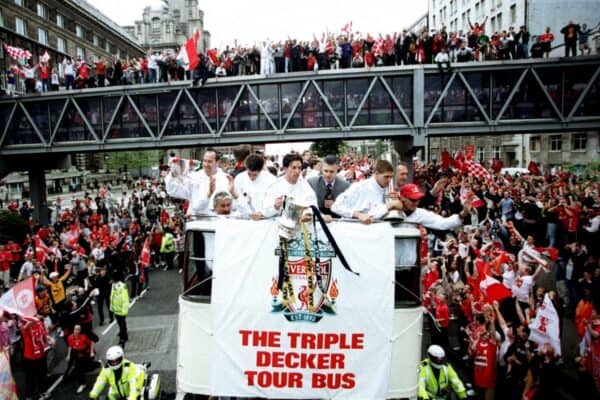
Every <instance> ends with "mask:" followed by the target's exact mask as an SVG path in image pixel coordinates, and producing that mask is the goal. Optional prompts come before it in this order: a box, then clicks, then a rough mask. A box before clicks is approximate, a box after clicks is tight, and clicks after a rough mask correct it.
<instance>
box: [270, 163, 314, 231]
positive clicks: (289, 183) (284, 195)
mask: <svg viewBox="0 0 600 400" xmlns="http://www.w3.org/2000/svg"><path fill="white" fill-rule="evenodd" d="M283 170H284V175H283V176H280V177H279V178H277V180H276V181H275V182H274V183H273V184H272V185H271V186H269V188H268V189H267V192H266V194H265V199H264V201H263V205H262V213H263V216H265V217H266V218H269V217H273V216H275V215H278V214H280V213H281V210H282V207H283V205H284V202H285V200H286V199H289V198H293V199H294V203H296V204H299V205H302V206H310V205H312V206H315V207H316V206H317V196H315V192H314V191H313V189H312V188H311V187H310V185H309V184H308V182H307V181H306V180H304V179H303V178H302V177H301V175H302V157H301V156H300V155H299V154H293V153H290V154H286V155H285V156H284V157H283ZM311 218H312V210H311V209H310V208H306V209H305V210H304V211H303V215H302V220H303V221H309V220H310V219H311Z"/></svg>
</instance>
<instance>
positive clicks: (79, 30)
mask: <svg viewBox="0 0 600 400" xmlns="http://www.w3.org/2000/svg"><path fill="white" fill-rule="evenodd" d="M75 35H77V37H79V38H82V37H83V28H82V27H81V26H79V25H75Z"/></svg>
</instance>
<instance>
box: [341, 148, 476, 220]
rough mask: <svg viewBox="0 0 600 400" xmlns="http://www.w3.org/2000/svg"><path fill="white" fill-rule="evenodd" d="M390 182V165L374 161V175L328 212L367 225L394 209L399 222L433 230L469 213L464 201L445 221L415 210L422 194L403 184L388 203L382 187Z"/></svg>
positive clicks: (342, 198)
mask: <svg viewBox="0 0 600 400" xmlns="http://www.w3.org/2000/svg"><path fill="white" fill-rule="evenodd" d="M391 179H392V164H390V163H389V161H386V160H379V161H377V163H376V164H375V174H374V176H373V177H371V178H369V179H367V180H365V181H362V182H359V183H358V184H354V185H352V186H351V187H350V188H349V189H348V190H347V191H345V192H344V193H343V194H342V195H341V196H340V197H338V199H337V200H336V201H335V202H334V203H333V206H332V207H331V209H332V211H333V212H335V213H337V214H339V215H341V216H343V217H346V218H358V219H359V220H360V221H361V222H362V223H365V224H370V223H371V222H373V220H374V219H379V218H382V217H383V216H384V215H385V214H386V213H387V212H388V211H389V210H398V211H399V212H400V215H401V217H403V222H406V223H411V224H421V225H423V226H425V227H426V228H430V229H437V230H452V229H455V228H458V227H459V226H460V225H462V223H463V220H464V219H465V218H466V217H467V216H468V215H469V214H470V212H471V202H470V201H469V200H467V201H465V204H464V206H463V210H462V211H461V212H460V214H458V215H456V214H455V215H452V216H450V217H446V218H445V217H442V216H440V215H438V214H436V213H433V212H431V211H428V210H425V209H423V208H419V207H418V206H419V200H421V198H423V196H424V194H423V193H422V192H421V190H420V189H419V187H418V186H417V185H415V184H413V183H407V184H405V185H403V186H402V188H401V189H400V192H399V193H398V194H397V195H393V196H390V198H389V200H388V199H386V191H385V188H387V187H388V185H389V183H390V180H391ZM386 200H387V201H386Z"/></svg>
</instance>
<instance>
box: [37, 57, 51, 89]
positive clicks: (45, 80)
mask: <svg viewBox="0 0 600 400" xmlns="http://www.w3.org/2000/svg"><path fill="white" fill-rule="evenodd" d="M38 71H39V74H40V81H42V92H47V91H49V90H50V72H51V71H52V69H51V68H50V66H49V65H48V63H46V62H41V63H40V66H39V68H38Z"/></svg>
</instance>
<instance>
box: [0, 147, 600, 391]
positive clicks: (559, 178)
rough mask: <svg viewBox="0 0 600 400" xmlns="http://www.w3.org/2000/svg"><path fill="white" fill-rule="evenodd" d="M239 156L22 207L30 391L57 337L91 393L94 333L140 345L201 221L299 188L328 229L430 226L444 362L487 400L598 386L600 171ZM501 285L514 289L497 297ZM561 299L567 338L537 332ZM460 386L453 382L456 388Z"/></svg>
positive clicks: (15, 339) (430, 290)
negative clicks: (126, 186) (194, 222)
mask: <svg viewBox="0 0 600 400" xmlns="http://www.w3.org/2000/svg"><path fill="white" fill-rule="evenodd" d="M233 155H234V158H233V159H229V158H225V157H223V158H221V157H220V156H219V155H218V153H217V152H216V151H214V150H210V149H209V150H206V151H205V153H204V156H203V158H202V162H201V163H200V162H190V161H189V160H183V159H180V158H177V157H171V158H170V160H169V163H168V168H167V166H164V167H163V168H162V174H161V177H160V178H158V179H154V180H141V181H140V182H138V184H137V185H136V186H135V188H134V189H133V191H132V192H131V193H123V196H122V197H121V199H120V200H117V199H116V197H115V196H114V195H113V193H112V191H111V190H110V188H108V187H106V186H102V187H101V188H100V189H99V190H98V191H97V192H96V193H93V194H91V193H86V194H85V196H84V198H81V199H74V200H73V202H72V204H69V205H68V206H67V205H65V204H62V202H61V201H58V202H56V203H55V204H54V205H53V207H52V211H51V215H50V223H49V224H48V225H41V224H39V223H37V222H35V221H33V220H32V217H31V208H30V207H28V206H27V204H26V203H25V204H23V205H22V206H21V207H19V205H18V204H15V203H14V202H13V203H9V204H8V209H9V210H10V211H11V212H14V213H16V214H20V215H21V216H22V217H23V218H24V219H25V220H27V221H28V222H30V227H31V231H30V233H29V234H28V235H27V236H26V238H25V240H24V241H22V242H19V241H16V240H14V241H11V242H8V243H6V244H3V246H0V266H1V269H2V271H3V272H2V275H1V277H2V280H3V284H4V289H5V290H7V289H8V288H10V287H13V285H15V284H17V283H18V282H20V281H21V282H22V281H24V280H27V279H32V278H33V280H34V285H35V291H36V300H35V302H36V307H37V316H36V317H35V318H22V317H20V316H19V315H17V314H14V313H11V312H8V311H4V312H3V314H2V316H1V317H0V340H2V342H0V346H1V347H2V348H3V349H4V350H5V352H6V353H7V354H12V357H14V358H15V359H16V360H19V359H21V358H22V359H23V363H24V366H25V368H26V370H27V374H26V376H27V386H26V388H27V391H28V393H27V394H26V395H27V396H28V397H33V396H37V395H39V394H40V393H42V392H43V390H44V389H45V388H44V387H43V384H42V382H43V381H44V379H43V377H45V375H46V365H47V362H48V358H49V357H52V350H51V348H52V346H53V344H54V343H56V342H57V341H59V340H64V341H65V343H66V345H67V347H68V348H69V351H68V356H67V357H68V359H69V363H70V365H71V367H72V370H73V373H72V376H73V378H74V379H76V380H77V381H78V383H79V386H78V391H80V392H81V391H83V390H84V389H85V384H86V382H85V376H84V374H85V372H87V371H89V370H92V369H94V368H96V367H97V364H96V363H95V362H94V357H95V347H94V343H95V342H96V341H97V340H98V337H97V335H96V334H95V333H94V328H95V327H97V326H101V325H103V324H104V323H106V322H107V320H108V321H112V319H113V318H116V319H117V323H118V325H119V331H120V332H119V339H120V345H121V348H123V347H125V346H126V344H127V340H128V336H127V326H126V316H127V307H128V304H129V301H130V299H132V298H135V297H136V296H138V295H140V293H141V292H142V291H143V290H144V289H145V288H148V285H149V280H150V274H149V269H150V268H151V267H152V266H161V265H164V266H165V268H167V269H168V268H177V267H178V266H179V267H181V264H180V263H181V260H182V258H183V257H182V254H183V240H182V230H183V229H184V224H185V220H186V218H198V217H201V216H213V217H214V216H216V217H219V216H229V217H238V218H249V219H262V218H269V217H273V216H276V215H278V214H279V213H281V210H282V207H283V206H284V201H285V199H286V198H290V197H293V198H294V199H295V201H297V202H299V204H311V205H314V206H316V207H318V209H319V210H320V212H321V213H322V214H323V215H324V217H325V218H324V219H325V221H326V222H330V221H331V220H333V219H335V218H338V217H343V218H354V219H358V220H360V222H362V223H364V224H370V223H372V222H374V221H376V220H378V219H381V218H384V217H385V216H386V215H387V213H388V212H389V211H391V210H396V211H397V212H398V213H399V214H400V216H401V217H402V218H403V219H404V221H411V222H415V223H418V224H420V225H421V226H422V248H421V258H420V259H421V260H422V266H421V267H422V273H421V277H422V293H423V297H422V300H423V304H424V305H425V306H426V308H427V310H428V314H429V315H430V316H431V319H430V323H429V324H427V325H428V330H429V333H430V335H431V341H432V343H433V344H435V345H436V346H439V348H437V347H436V348H434V349H433V350H436V351H433V352H432V354H433V355H436V354H437V356H436V357H438V358H439V355H440V354H441V353H439V349H442V351H443V354H444V357H442V358H445V357H446V356H447V359H446V360H442V361H443V362H442V364H444V363H447V362H448V360H449V361H450V362H451V363H452V364H453V365H454V367H455V368H456V370H457V371H458V374H459V375H460V376H461V378H462V379H463V380H464V381H466V382H471V383H472V385H473V389H474V391H475V393H476V396H478V397H479V398H486V399H493V398H502V399H520V398H523V396H526V398H530V399H534V398H535V399H547V398H557V397H556V396H557V393H560V391H559V389H561V387H562V389H564V388H565V385H566V384H564V382H576V384H574V385H566V386H568V387H569V390H571V391H575V392H576V393H575V392H572V393H571V395H573V396H575V398H586V396H588V395H589V394H590V393H598V390H599V389H600V379H599V376H600V374H599V372H600V316H599V313H598V310H600V287H599V285H600V259H599V256H600V254H599V251H598V248H596V247H595V246H594V243H595V241H596V240H598V238H599V233H598V229H599V225H600V197H599V196H598V193H599V190H600V187H599V186H600V185H599V183H598V177H597V176H595V177H585V178H582V177H578V176H575V175H573V174H570V173H568V172H565V171H563V170H561V169H560V168H555V169H552V170H551V169H547V170H543V171H542V170H541V169H540V168H539V167H537V166H536V165H535V164H533V165H531V166H530V168H529V170H530V173H528V174H521V175H517V176H511V175H509V174H503V173H502V172H501V167H502V165H501V162H500V161H499V160H493V162H490V163H475V162H474V161H473V160H471V159H470V157H465V156H464V155H463V154H461V153H459V154H456V155H454V156H451V155H449V154H448V153H447V152H444V153H443V154H442V155H441V158H440V161H439V162H432V163H427V164H421V163H419V162H414V163H413V164H406V163H402V162H400V163H398V164H396V165H393V164H392V163H390V162H389V161H386V160H381V159H380V160H376V159H375V158H374V157H371V156H366V155H365V156H358V155H357V154H356V153H355V152H351V153H348V154H343V155H337V156H336V155H329V156H326V157H317V156H316V155H313V154H312V153H311V152H310V151H306V152H304V153H303V154H297V153H291V154H288V155H286V156H285V157H283V159H282V160H281V162H279V160H277V159H275V158H274V157H265V156H264V155H263V154H259V153H256V154H253V153H252V152H251V151H250V147H248V146H240V147H238V148H236V149H235V150H234V152H233ZM411 175H412V176H411ZM310 213H311V211H309V210H306V211H305V213H304V215H303V218H304V219H306V220H309V219H310V218H311V216H310ZM490 279H491V280H492V281H490ZM490 282H493V283H496V284H497V286H501V287H502V288H503V289H502V290H497V289H498V288H497V287H496V289H495V290H494V293H496V294H494V296H492V294H491V292H492V291H491V290H489V287H490V285H492V284H493V283H490ZM497 293H504V295H498V294H497ZM92 300H93V302H94V303H95V307H94V306H93V305H92ZM551 308H553V309H554V310H555V311H556V314H557V315H558V316H559V318H560V328H559V331H558V333H557V337H556V339H557V340H558V344H557V343H556V342H553V341H552V340H549V341H546V342H540V341H539V340H538V339H536V338H534V337H530V336H531V335H532V329H531V326H532V325H531V324H532V322H533V321H535V320H536V319H537V320H539V318H540V317H539V314H540V313H543V312H546V311H547V310H548V309H551ZM544 315H545V314H544ZM568 324H570V325H571V326H574V327H575V331H576V334H577V335H578V338H577V339H575V338H571V339H572V340H576V341H578V342H580V343H581V345H580V350H579V351H578V352H577V354H572V352H569V349H568V348H567V346H565V344H564V340H565V339H564V336H565V335H566V333H565V332H567V331H568V329H565V326H567V325H568ZM550 337H552V336H550ZM21 339H22V340H21ZM561 343H562V346H561ZM561 347H562V348H561ZM433 355H430V357H433ZM438 358H436V360H437V361H435V362H434V361H431V362H430V363H429V364H427V365H428V368H433V369H434V370H435V368H436V367H435V365H439V362H441V361H440V360H439V359H438ZM444 365H450V364H444ZM428 379H429V378H428ZM428 385H429V381H426V380H422V388H420V392H419V393H420V394H419V395H420V396H421V397H424V398H433V396H432V394H431V392H428V390H429V388H428ZM440 385H441V384H440ZM559 385H563V386H559ZM457 387H458V388H459V390H462V389H460V386H457ZM421 389H422V390H421ZM449 389H450V388H449V387H448V382H446V387H445V388H444V389H443V391H442V392H440V393H442V394H444V395H445V393H446V391H448V390H449ZM428 393H429V394H428ZM440 393H438V397H439V395H440ZM463 394H464V393H462V391H461V396H462V395H463ZM429 396H432V397H429Z"/></svg>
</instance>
